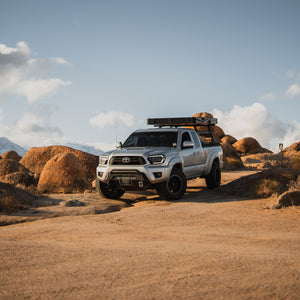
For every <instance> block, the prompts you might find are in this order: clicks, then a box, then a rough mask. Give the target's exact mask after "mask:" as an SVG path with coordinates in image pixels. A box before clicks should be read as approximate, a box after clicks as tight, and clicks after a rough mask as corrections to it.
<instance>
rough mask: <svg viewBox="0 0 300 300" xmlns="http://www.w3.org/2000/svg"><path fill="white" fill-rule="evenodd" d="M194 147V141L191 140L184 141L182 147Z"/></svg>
mask: <svg viewBox="0 0 300 300" xmlns="http://www.w3.org/2000/svg"><path fill="white" fill-rule="evenodd" d="M189 148H194V143H193V142H192V141H184V142H183V145H182V149H189Z"/></svg>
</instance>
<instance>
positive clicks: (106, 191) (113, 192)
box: [96, 178, 125, 199]
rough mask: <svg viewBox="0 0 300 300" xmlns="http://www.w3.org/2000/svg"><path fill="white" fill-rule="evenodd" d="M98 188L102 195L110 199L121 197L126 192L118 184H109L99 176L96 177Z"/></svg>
mask: <svg viewBox="0 0 300 300" xmlns="http://www.w3.org/2000/svg"><path fill="white" fill-rule="evenodd" d="M96 189H97V191H98V193H99V194H100V196H103V197H105V198H108V199H119V198H120V197H122V196H123V194H124V193H125V191H124V190H122V189H120V188H117V187H116V186H112V185H108V184H106V183H104V182H102V181H101V180H99V179H98V178H96Z"/></svg>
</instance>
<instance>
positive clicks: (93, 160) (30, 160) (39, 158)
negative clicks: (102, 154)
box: [20, 146, 98, 181]
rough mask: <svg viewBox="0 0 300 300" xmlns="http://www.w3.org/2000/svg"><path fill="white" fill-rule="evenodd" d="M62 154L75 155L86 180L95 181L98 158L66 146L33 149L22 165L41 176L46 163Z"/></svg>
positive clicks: (27, 154)
mask: <svg viewBox="0 0 300 300" xmlns="http://www.w3.org/2000/svg"><path fill="white" fill-rule="evenodd" d="M61 153H72V154H73V155H75V156H76V157H77V158H78V159H79V161H80V163H81V165H82V168H83V173H84V176H85V177H86V179H87V180H88V181H92V180H94V178H95V172H96V171H95V170H96V167H97V165H98V157H97V156H96V155H92V154H89V153H86V152H83V151H80V150H75V149H73V148H70V147H66V146H48V147H33V148H31V149H30V150H29V151H28V152H27V153H26V154H25V155H24V157H23V158H22V159H21V160H20V163H21V164H22V165H24V166H25V167H26V168H27V169H28V170H30V171H31V172H32V173H34V174H37V175H40V174H41V173H42V170H43V168H44V166H45V165H46V163H47V162H48V161H49V160H50V159H51V158H53V157H54V156H56V155H57V154H61Z"/></svg>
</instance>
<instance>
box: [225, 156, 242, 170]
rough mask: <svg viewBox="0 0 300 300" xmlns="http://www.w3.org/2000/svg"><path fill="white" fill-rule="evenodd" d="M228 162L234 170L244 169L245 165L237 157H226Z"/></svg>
mask: <svg viewBox="0 0 300 300" xmlns="http://www.w3.org/2000/svg"><path fill="white" fill-rule="evenodd" d="M226 160H227V162H228V163H229V165H230V166H231V167H233V168H242V167H243V163H242V161H241V160H240V159H237V158H235V157H226Z"/></svg>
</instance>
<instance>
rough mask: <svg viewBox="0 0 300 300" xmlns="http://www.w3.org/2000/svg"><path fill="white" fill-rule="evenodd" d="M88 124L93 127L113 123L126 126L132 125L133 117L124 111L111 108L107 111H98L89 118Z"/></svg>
mask: <svg viewBox="0 0 300 300" xmlns="http://www.w3.org/2000/svg"><path fill="white" fill-rule="evenodd" d="M90 124H91V125H92V126H94V127H98V128H104V127H106V126H113V125H116V124H117V125H121V124H123V125H125V126H127V127H130V126H133V125H134V117H133V116H132V115H130V114H128V113H126V112H122V111H116V110H111V111H108V112H107V113H100V114H98V115H97V116H95V117H92V118H90Z"/></svg>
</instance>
